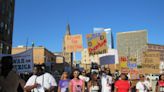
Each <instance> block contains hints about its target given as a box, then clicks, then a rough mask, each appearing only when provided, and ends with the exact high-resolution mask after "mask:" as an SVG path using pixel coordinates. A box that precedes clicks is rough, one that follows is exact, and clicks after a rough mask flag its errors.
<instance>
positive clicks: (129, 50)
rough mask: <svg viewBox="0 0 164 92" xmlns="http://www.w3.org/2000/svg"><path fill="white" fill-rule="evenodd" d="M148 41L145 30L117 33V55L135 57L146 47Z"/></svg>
mask: <svg viewBox="0 0 164 92" xmlns="http://www.w3.org/2000/svg"><path fill="white" fill-rule="evenodd" d="M147 42H148V38H147V31H146V30H138V31H130V32H120V33H117V49H118V55H119V57H122V56H125V57H136V55H137V54H138V52H141V53H142V51H141V50H143V48H144V47H146V45H147Z"/></svg>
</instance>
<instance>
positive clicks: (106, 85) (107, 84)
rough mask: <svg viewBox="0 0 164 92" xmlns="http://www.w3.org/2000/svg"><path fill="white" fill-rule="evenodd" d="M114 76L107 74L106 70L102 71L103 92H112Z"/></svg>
mask: <svg viewBox="0 0 164 92" xmlns="http://www.w3.org/2000/svg"><path fill="white" fill-rule="evenodd" d="M112 83H113V79H112V76H109V75H108V74H106V69H105V68H104V69H102V71H101V86H102V89H101V92H112Z"/></svg>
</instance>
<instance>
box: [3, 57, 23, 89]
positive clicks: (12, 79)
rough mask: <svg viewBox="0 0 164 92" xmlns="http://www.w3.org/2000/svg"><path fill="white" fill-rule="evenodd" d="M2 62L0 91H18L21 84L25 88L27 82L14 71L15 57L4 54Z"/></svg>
mask: <svg viewBox="0 0 164 92" xmlns="http://www.w3.org/2000/svg"><path fill="white" fill-rule="evenodd" d="M0 63H1V74H0V87H1V88H0V92H17V90H18V87H19V84H20V87H21V88H22V89H23V86H24V85H25V82H24V80H22V79H21V78H20V76H19V75H18V74H17V73H16V72H15V71H13V58H12V57H11V56H4V57H2V59H1V62H0Z"/></svg>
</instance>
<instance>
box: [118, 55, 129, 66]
mask: <svg viewBox="0 0 164 92" xmlns="http://www.w3.org/2000/svg"><path fill="white" fill-rule="evenodd" d="M119 62H120V67H121V68H127V67H128V66H127V64H128V63H127V58H126V57H120V58H119Z"/></svg>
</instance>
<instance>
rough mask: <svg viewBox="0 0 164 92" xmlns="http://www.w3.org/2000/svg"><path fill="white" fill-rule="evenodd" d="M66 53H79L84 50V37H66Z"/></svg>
mask: <svg viewBox="0 0 164 92" xmlns="http://www.w3.org/2000/svg"><path fill="white" fill-rule="evenodd" d="M65 49H66V52H77V51H82V50H83V44H82V35H67V36H65Z"/></svg>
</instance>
